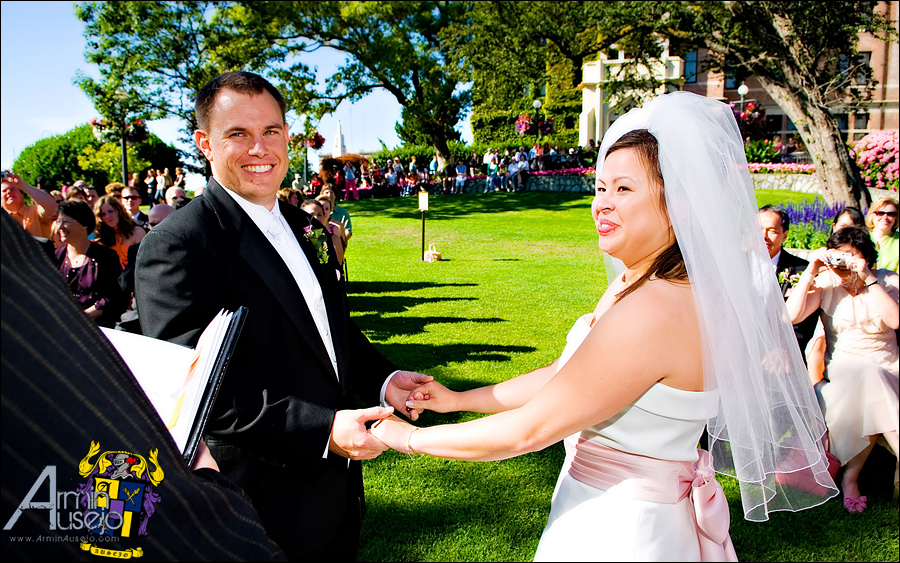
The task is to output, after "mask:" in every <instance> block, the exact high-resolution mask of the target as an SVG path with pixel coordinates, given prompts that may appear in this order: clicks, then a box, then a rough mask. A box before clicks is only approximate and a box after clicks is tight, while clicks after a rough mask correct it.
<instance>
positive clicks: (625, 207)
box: [591, 148, 674, 266]
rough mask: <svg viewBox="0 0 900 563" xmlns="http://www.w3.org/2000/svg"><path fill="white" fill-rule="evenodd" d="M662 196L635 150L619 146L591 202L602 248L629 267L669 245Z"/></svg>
mask: <svg viewBox="0 0 900 563" xmlns="http://www.w3.org/2000/svg"><path fill="white" fill-rule="evenodd" d="M661 195H662V191H661V187H660V186H659V185H658V184H657V183H656V182H655V181H653V180H651V178H650V175H649V174H648V172H647V167H646V166H645V165H644V163H643V162H642V161H641V160H640V157H639V156H638V153H637V151H636V150H634V149H630V148H628V149H619V150H617V151H615V152H614V153H612V154H610V155H609V156H607V157H606V161H605V162H604V164H603V173H602V174H601V175H600V177H599V179H598V182H597V192H596V194H595V195H594V201H593V204H592V205H591V213H592V215H593V217H594V225H595V226H596V228H597V234H598V235H599V237H600V242H599V246H600V250H603V251H604V252H607V253H608V254H610V255H611V256H613V257H615V258H618V259H620V260H622V261H623V262H624V263H625V264H626V266H627V265H630V264H636V263H638V262H640V261H641V260H644V259H646V258H648V257H649V256H651V255H654V254H655V253H656V252H658V251H661V250H663V249H665V248H666V247H668V246H669V245H670V244H671V243H672V241H673V240H674V235H673V234H672V224H671V222H670V221H669V217H668V215H666V213H665V211H663V209H662V206H661V205H660V196H661Z"/></svg>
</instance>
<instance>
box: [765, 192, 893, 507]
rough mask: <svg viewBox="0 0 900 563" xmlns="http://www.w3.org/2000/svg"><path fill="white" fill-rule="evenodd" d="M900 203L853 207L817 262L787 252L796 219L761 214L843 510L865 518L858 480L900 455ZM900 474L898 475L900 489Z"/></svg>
mask: <svg viewBox="0 0 900 563" xmlns="http://www.w3.org/2000/svg"><path fill="white" fill-rule="evenodd" d="M897 212H898V200H897V198H896V197H879V198H877V199H876V200H875V201H874V202H873V203H872V205H871V207H870V208H869V210H868V212H867V213H866V214H865V215H864V214H863V213H862V212H861V211H860V210H859V209H857V208H854V207H846V208H844V209H843V210H842V211H841V212H840V213H839V214H838V215H837V216H836V217H835V219H834V222H833V226H832V233H831V236H830V237H829V238H828V241H827V243H826V245H825V247H824V248H820V249H816V250H813V251H811V252H810V253H809V255H808V256H807V258H808V260H803V259H801V258H799V257H796V256H793V255H791V254H789V253H788V252H787V251H785V250H784V249H783V248H782V243H783V242H784V240H785V238H786V236H787V232H788V230H789V229H790V219H789V216H788V214H787V213H786V212H785V211H783V210H781V209H779V208H776V207H773V206H766V207H763V208H761V209H760V213H759V220H760V225H761V226H762V228H763V235H764V237H765V239H766V245H767V247H768V250H769V255H770V257H771V258H772V263H773V266H774V267H775V271H776V275H778V278H779V282H780V284H781V288H782V293H783V294H784V296H785V300H786V306H787V310H788V313H789V315H790V317H791V322H792V323H795V324H794V329H795V333H796V336H797V340H798V344H799V347H800V350H801V351H802V352H803V354H804V359H805V360H806V362H807V367H808V370H809V377H810V382H811V384H812V385H813V386H814V389H815V391H816V396H817V398H818V399H819V403H820V406H821V407H822V411H823V413H824V415H825V422H826V425H827V426H828V430H829V432H828V443H827V444H826V446H827V448H828V449H829V450H830V453H831V454H832V455H833V456H834V457H835V458H836V459H837V463H838V464H840V466H841V467H843V474H842V476H841V479H840V480H841V489H842V491H843V494H844V501H843V502H844V508H845V509H846V510H847V511H848V512H850V513H860V512H862V511H864V510H865V509H866V508H867V504H866V503H867V501H868V499H867V497H866V496H865V495H863V494H862V493H861V492H860V487H859V476H860V472H861V471H862V469H863V466H864V464H865V462H866V460H867V459H868V458H869V455H870V454H871V452H872V450H873V448H874V447H875V445H876V443H879V442H881V443H883V444H884V445H887V446H888V448H889V449H890V450H891V451H892V453H893V454H894V455H895V456H898V455H900V444H898V416H900V401H898V395H900V383H898V382H900V379H898V378H900V371H898V359H900V353H898V344H897V329H898V327H900V320H898V314H900V307H898V299H900V277H898V266H900V256H898V249H900V234H898V229H897V227H898V219H897ZM898 470H900V461H898V465H897V468H895V472H894V487H895V491H896V490H897V487H898Z"/></svg>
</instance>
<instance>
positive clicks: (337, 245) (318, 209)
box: [300, 196, 346, 264]
mask: <svg viewBox="0 0 900 563" xmlns="http://www.w3.org/2000/svg"><path fill="white" fill-rule="evenodd" d="M319 198H323V196H319ZM319 198H316V199H307V200H306V201H304V202H303V203H301V204H300V209H302V210H303V211H306V212H307V213H309V214H310V215H312V216H313V217H315V219H316V221H318V222H319V223H321V224H322V225H323V226H325V229H326V230H327V231H328V233H329V235H330V239H329V241H330V242H329V244H331V246H332V248H334V253H335V255H336V256H337V260H338V263H339V264H343V263H344V248H345V247H346V243H345V242H344V240H343V239H342V238H341V235H340V233H339V232H338V229H337V227H335V225H334V223H331V222H329V221H328V218H327V217H326V215H325V205H327V204H328V199H327V198H324V201H325V203H324V204H323V203H322V200H320V199H319Z"/></svg>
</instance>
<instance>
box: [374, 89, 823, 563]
mask: <svg viewBox="0 0 900 563" xmlns="http://www.w3.org/2000/svg"><path fill="white" fill-rule="evenodd" d="M598 163H600V164H599V165H598V168H597V190H596V194H595V197H594V200H593V204H592V206H591V212H592V215H593V218H594V223H595V226H596V229H597V235H598V238H599V246H600V249H601V250H603V251H604V252H607V253H608V254H610V255H611V256H612V257H614V258H616V259H618V260H620V261H621V262H622V263H623V264H624V271H623V273H622V275H621V276H620V277H617V279H616V281H615V282H614V283H612V284H610V286H609V288H608V289H607V291H606V293H604V295H603V297H602V298H601V299H600V301H599V303H598V304H597V307H596V309H595V310H594V312H593V313H589V314H587V315H584V316H583V317H581V318H579V319H578V320H577V321H576V322H575V325H574V326H573V327H572V329H571V330H570V331H569V334H568V336H567V337H566V347H565V349H564V350H563V352H562V355H561V356H560V357H559V359H558V360H557V361H556V362H554V363H553V364H551V365H549V366H546V367H543V368H540V369H537V370H534V371H532V372H530V373H526V374H524V375H521V376H519V377H517V378H514V379H512V380H509V381H506V382H503V383H500V384H497V385H493V386H489V387H483V388H479V389H473V390H470V391H466V392H461V393H457V392H453V391H450V390H448V389H447V388H445V387H443V386H441V385H440V384H438V383H437V382H432V383H429V384H427V385H425V386H423V387H421V388H419V389H418V390H417V391H414V392H413V393H412V394H411V395H410V398H409V402H408V403H407V406H409V407H411V408H416V409H431V410H434V411H437V412H450V411H457V410H468V411H474V412H481V413H496V414H494V415H493V416H489V417H484V418H481V419H478V420H474V421H470V422H465V423H462V424H451V425H442V426H433V427H429V428H417V427H413V426H411V425H409V424H407V423H405V422H403V421H401V420H400V419H398V418H396V417H391V418H389V419H385V420H383V421H381V422H379V423H377V424H376V425H375V426H374V427H373V429H372V432H373V434H374V435H375V436H376V437H378V438H379V439H380V440H382V441H383V442H384V443H385V444H386V445H388V446H390V447H392V448H393V449H395V450H398V451H401V452H406V453H409V454H413V453H422V454H428V455H433V456H439V457H445V458H453V459H465V460H473V461H490V460H499V459H505V458H509V457H513V456H517V455H521V454H525V453H528V452H533V451H537V450H540V449H543V448H546V447H547V446H550V445H551V444H554V443H555V442H558V441H559V440H562V439H564V438H565V443H566V451H567V456H566V461H565V464H564V466H563V469H562V471H561V473H560V477H559V480H558V482H557V486H556V490H555V491H554V494H553V501H552V505H551V510H550V516H549V520H548V523H547V526H546V528H545V529H544V533H543V535H542V537H541V541H540V544H539V545H538V549H537V553H536V554H535V559H536V560H593V561H598V560H605V561H631V560H663V559H666V560H682V561H698V560H703V561H709V560H736V556H735V554H734V549H733V547H732V546H731V540H730V538H729V535H728V526H729V514H728V507H727V503H726V502H725V499H724V495H723V493H722V490H721V487H719V484H718V482H717V481H716V480H715V476H714V471H713V466H714V467H715V471H718V472H720V473H725V474H729V475H733V476H735V477H737V479H738V480H739V481H740V486H741V497H742V501H743V506H744V514H745V517H746V518H747V519H749V520H757V521H760V520H766V519H767V518H768V513H769V512H770V511H774V510H799V509H802V508H808V507H810V506H814V505H817V504H820V503H822V502H824V501H825V500H827V499H828V498H830V497H832V496H834V495H835V494H836V493H837V490H836V489H835V487H834V483H833V481H832V480H831V478H830V476H829V475H828V472H827V467H826V464H825V462H824V460H825V457H824V453H823V451H822V449H821V446H820V443H819V439H820V438H821V436H822V433H823V430H824V425H823V422H822V415H821V412H820V411H819V408H818V405H817V403H816V400H815V397H814V394H813V391H812V388H811V387H810V385H809V383H808V380H807V378H806V370H805V368H804V366H803V361H802V359H801V357H800V352H799V350H798V348H797V344H796V340H795V338H794V336H793V332H792V330H791V325H790V322H789V320H788V319H787V312H786V309H785V306H784V301H783V299H781V294H780V292H779V290H778V286H777V283H776V280H775V276H773V275H772V268H771V263H770V260H769V258H768V254H767V253H766V251H765V248H764V244H763V240H762V238H760V237H759V232H758V230H759V227H758V224H757V223H756V217H755V212H756V207H757V206H756V202H755V197H754V194H753V188H752V185H751V182H750V177H749V172H748V169H747V164H746V160H745V157H744V149H743V144H742V141H741V136H740V132H739V131H738V128H737V125H736V123H735V120H734V118H733V116H732V114H731V111H730V109H729V108H728V107H727V106H725V105H724V104H721V103H720V102H716V101H713V100H709V99H706V98H703V97H700V96H696V95H693V94H688V93H683V92H678V93H674V94H668V95H664V96H660V97H659V98H657V99H655V100H653V101H652V102H650V103H649V104H647V105H646V106H644V107H643V108H641V109H637V110H632V111H631V112H629V113H628V114H626V115H625V116H623V117H621V118H620V119H618V120H617V121H616V122H615V123H614V124H613V126H612V127H611V128H610V129H609V131H608V133H607V134H606V136H605V137H604V140H603V144H602V145H601V147H600V154H599V158H598ZM704 428H707V429H708V431H709V442H710V453H707V452H706V451H703V450H699V449H698V448H697V443H698V440H699V439H700V436H701V434H702V432H703V429H704Z"/></svg>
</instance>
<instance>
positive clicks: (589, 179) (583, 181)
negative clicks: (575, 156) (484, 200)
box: [463, 176, 597, 193]
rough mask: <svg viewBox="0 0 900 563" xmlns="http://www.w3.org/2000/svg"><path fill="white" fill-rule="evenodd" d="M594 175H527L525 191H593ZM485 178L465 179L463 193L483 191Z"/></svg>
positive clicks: (485, 182)
mask: <svg viewBox="0 0 900 563" xmlns="http://www.w3.org/2000/svg"><path fill="white" fill-rule="evenodd" d="M596 179H597V177H596V176H528V178H526V179H525V191H528V192H581V193H593V191H594V182H596ZM486 184H487V180H486V179H484V178H481V179H474V178H470V179H468V180H466V185H465V187H464V188H463V191H464V192H465V193H483V192H484V187H485V185H486Z"/></svg>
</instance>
